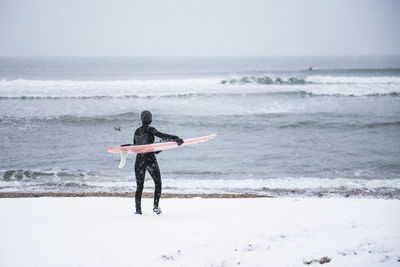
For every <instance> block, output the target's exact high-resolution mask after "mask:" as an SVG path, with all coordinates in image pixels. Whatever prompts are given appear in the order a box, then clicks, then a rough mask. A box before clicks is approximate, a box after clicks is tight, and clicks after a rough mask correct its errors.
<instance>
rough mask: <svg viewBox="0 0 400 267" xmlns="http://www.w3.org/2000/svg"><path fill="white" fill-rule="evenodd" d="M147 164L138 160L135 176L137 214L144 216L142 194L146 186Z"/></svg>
mask: <svg viewBox="0 0 400 267" xmlns="http://www.w3.org/2000/svg"><path fill="white" fill-rule="evenodd" d="M145 164H146V162H145V161H144V160H141V159H140V158H136V163H135V176H136V193H135V204H136V213H138V214H142V206H141V203H142V192H143V185H144V177H145V175H146V165H145Z"/></svg>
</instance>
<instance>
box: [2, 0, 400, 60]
mask: <svg viewBox="0 0 400 267" xmlns="http://www.w3.org/2000/svg"><path fill="white" fill-rule="evenodd" d="M302 55H307V56H310V55H315V56H324V55H325V56H332V55H400V1H398V0H326V1H323V0H294V1H286V0H283V1H282V0H280V1H267V0H264V1H263V0H197V1H192V0H159V1H155V0H140V1H136V0H65V1H61V0H0V56H302Z"/></svg>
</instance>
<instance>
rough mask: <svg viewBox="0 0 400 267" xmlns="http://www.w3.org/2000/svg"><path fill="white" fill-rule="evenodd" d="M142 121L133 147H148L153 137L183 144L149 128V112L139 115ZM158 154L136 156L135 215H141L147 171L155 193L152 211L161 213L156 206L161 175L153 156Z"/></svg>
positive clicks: (159, 192) (134, 138) (173, 137)
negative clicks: (151, 179)
mask: <svg viewBox="0 0 400 267" xmlns="http://www.w3.org/2000/svg"><path fill="white" fill-rule="evenodd" d="M140 118H141V120H142V126H141V127H139V128H137V129H136V131H135V136H134V137H133V144H134V145H148V144H152V143H154V136H157V137H159V138H161V139H162V140H163V141H175V142H177V143H178V145H179V146H180V145H182V144H183V140H182V139H181V138H179V137H178V136H175V135H170V134H165V133H161V132H159V131H157V130H156V129H155V128H154V127H151V126H150V124H151V121H152V115H151V113H150V111H147V110H146V111H143V112H142V114H141V115H140ZM160 152H161V151H158V152H150V153H142V154H137V156H136V162H135V176H136V185H137V187H136V194H135V204H136V214H142V207H141V200H142V192H143V184H144V176H145V174H146V171H148V172H149V173H150V175H151V177H152V178H153V181H154V185H155V191H154V206H153V211H154V212H155V213H157V214H160V213H161V209H160V207H159V206H158V204H159V201H160V197H161V174H160V169H159V167H158V163H157V159H156V156H155V154H158V153H160Z"/></svg>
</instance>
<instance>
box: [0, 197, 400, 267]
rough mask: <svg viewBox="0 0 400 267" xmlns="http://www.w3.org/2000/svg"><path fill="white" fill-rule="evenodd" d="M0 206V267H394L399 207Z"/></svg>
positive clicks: (197, 201)
mask: <svg viewBox="0 0 400 267" xmlns="http://www.w3.org/2000/svg"><path fill="white" fill-rule="evenodd" d="M151 207H152V200H151V199H143V204H142V209H143V212H144V214H143V215H141V216H140V215H135V214H134V200H133V199H130V198H25V199H0V213H1V220H0V266H308V265H306V264H305V263H306V262H311V264H310V265H311V266H319V265H320V263H319V260H320V259H322V258H323V257H329V258H330V259H331V261H330V262H329V263H326V265H325V264H324V266H329V267H330V266H363V267H364V266H400V201H399V200H387V199H346V198H324V199H319V198H254V199H202V198H193V199H161V208H162V209H163V214H162V215H155V214H154V213H153V212H152V211H151Z"/></svg>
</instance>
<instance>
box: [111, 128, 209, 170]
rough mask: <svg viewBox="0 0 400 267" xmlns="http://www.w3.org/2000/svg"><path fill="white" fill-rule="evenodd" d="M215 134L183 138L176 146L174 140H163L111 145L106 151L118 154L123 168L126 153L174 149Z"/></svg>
mask: <svg viewBox="0 0 400 267" xmlns="http://www.w3.org/2000/svg"><path fill="white" fill-rule="evenodd" d="M216 136H217V134H211V135H207V136H203V137H197V138H191V139H186V140H183V144H182V145H181V146H178V144H177V143H176V142H163V143H154V144H149V145H140V146H120V147H113V148H110V149H107V152H110V153H113V154H120V155H121V161H120V163H119V166H118V168H123V167H124V165H125V163H126V159H127V157H128V154H141V153H149V152H157V151H163V150H169V149H174V148H178V147H183V146H188V145H193V144H197V143H201V142H205V141H208V140H210V139H213V138H214V137H216Z"/></svg>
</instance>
